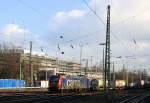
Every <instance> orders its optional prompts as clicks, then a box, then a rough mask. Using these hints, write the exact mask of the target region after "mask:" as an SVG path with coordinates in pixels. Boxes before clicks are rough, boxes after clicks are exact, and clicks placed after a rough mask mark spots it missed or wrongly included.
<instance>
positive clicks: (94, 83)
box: [48, 75, 99, 92]
mask: <svg viewBox="0 0 150 103" xmlns="http://www.w3.org/2000/svg"><path fill="white" fill-rule="evenodd" d="M48 80H49V85H48V92H54V91H55V92H70V91H97V89H98V84H99V83H98V80H97V79H89V78H87V77H86V76H65V75H51V76H50V77H49V79H48Z"/></svg>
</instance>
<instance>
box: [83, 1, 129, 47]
mask: <svg viewBox="0 0 150 103" xmlns="http://www.w3.org/2000/svg"><path fill="white" fill-rule="evenodd" d="M82 1H83V2H84V3H85V5H86V6H87V7H88V8H89V9H90V10H91V12H93V14H94V15H95V16H96V17H97V18H98V19H99V20H100V22H101V23H102V24H103V25H104V26H106V24H105V22H104V21H103V20H102V18H101V17H100V16H99V15H98V14H97V13H96V12H95V11H94V10H93V9H92V8H91V7H90V6H89V4H88V3H87V2H86V0H82ZM111 34H112V36H113V37H114V39H116V40H118V41H119V42H120V43H121V44H122V45H123V46H125V47H126V45H125V43H123V42H122V40H120V39H119V38H118V37H117V36H116V35H115V34H114V33H113V31H112V30H111ZM127 46H128V45H127Z"/></svg>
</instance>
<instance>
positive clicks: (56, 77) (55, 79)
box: [50, 75, 59, 82]
mask: <svg viewBox="0 0 150 103" xmlns="http://www.w3.org/2000/svg"><path fill="white" fill-rule="evenodd" d="M58 79H59V77H58V76H56V75H52V76H51V77H50V80H52V81H54V82H56V81H58Z"/></svg>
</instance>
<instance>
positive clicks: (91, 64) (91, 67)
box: [91, 56, 93, 70]
mask: <svg viewBox="0 0 150 103" xmlns="http://www.w3.org/2000/svg"><path fill="white" fill-rule="evenodd" d="M92 65H93V56H91V70H92Z"/></svg>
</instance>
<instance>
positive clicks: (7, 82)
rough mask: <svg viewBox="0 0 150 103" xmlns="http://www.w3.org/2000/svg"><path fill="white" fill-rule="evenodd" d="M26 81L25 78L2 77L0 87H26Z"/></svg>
mask: <svg viewBox="0 0 150 103" xmlns="http://www.w3.org/2000/svg"><path fill="white" fill-rule="evenodd" d="M25 85H26V83H25V81H24V80H16V79H0V88H19V87H25Z"/></svg>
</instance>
